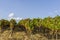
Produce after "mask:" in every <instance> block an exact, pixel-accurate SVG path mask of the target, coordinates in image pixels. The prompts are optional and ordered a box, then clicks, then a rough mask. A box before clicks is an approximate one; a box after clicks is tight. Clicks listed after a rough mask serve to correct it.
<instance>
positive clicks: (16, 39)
mask: <svg viewBox="0 0 60 40" xmlns="http://www.w3.org/2000/svg"><path fill="white" fill-rule="evenodd" d="M0 40H48V39H47V38H46V37H44V36H43V35H41V34H38V33H37V34H31V35H30V36H29V35H27V34H26V33H25V32H15V33H13V34H12V36H11V32H10V31H9V30H6V31H4V32H3V33H1V34H0ZM50 40H51V39H50Z"/></svg>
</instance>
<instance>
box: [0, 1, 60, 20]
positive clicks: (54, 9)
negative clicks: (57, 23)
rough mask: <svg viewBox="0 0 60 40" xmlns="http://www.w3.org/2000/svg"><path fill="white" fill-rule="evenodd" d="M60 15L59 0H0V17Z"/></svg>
mask: <svg viewBox="0 0 60 40" xmlns="http://www.w3.org/2000/svg"><path fill="white" fill-rule="evenodd" d="M56 15H60V0H0V19H3V18H4V19H7V18H10V17H14V18H17V19H19V18H38V17H40V18H44V17H47V16H52V17H54V16H56Z"/></svg>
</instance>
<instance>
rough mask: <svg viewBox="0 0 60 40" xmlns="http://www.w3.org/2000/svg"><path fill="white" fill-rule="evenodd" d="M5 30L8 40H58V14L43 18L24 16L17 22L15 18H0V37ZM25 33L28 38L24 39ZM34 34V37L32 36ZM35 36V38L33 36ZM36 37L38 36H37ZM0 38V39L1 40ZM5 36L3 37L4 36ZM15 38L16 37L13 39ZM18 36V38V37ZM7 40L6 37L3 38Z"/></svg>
mask: <svg viewBox="0 0 60 40" xmlns="http://www.w3.org/2000/svg"><path fill="white" fill-rule="evenodd" d="M4 32H6V33H7V34H6V35H7V36H6V37H8V36H9V35H10V36H11V37H10V40H49V39H50V40H59V39H60V16H58V15H57V16H55V17H50V16H48V17H45V18H43V19H42V18H33V19H30V18H26V19H22V20H20V21H19V22H16V20H15V19H11V20H5V19H1V20H0V37H1V38H2V37H3V34H5V33H4ZM22 35H26V36H25V37H28V39H24V36H23V37H22V38H21V36H22ZM33 36H34V37H33ZM35 37H36V38H35ZM37 37H38V38H37ZM1 38H0V40H2V39H3V38H2V39H1ZM4 38H5V37H4ZM15 38H17V39H15ZM18 38H20V39H18ZM4 40H7V39H4Z"/></svg>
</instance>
